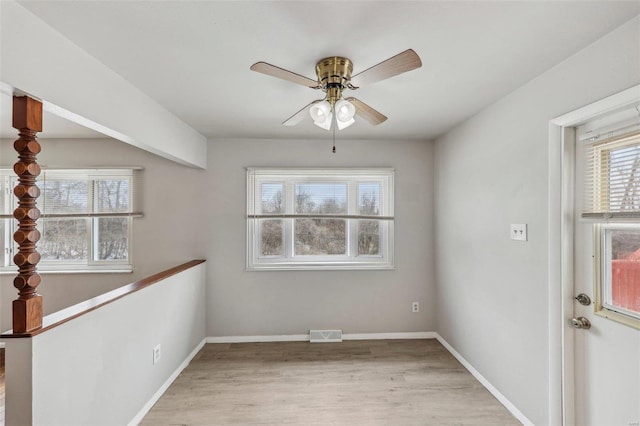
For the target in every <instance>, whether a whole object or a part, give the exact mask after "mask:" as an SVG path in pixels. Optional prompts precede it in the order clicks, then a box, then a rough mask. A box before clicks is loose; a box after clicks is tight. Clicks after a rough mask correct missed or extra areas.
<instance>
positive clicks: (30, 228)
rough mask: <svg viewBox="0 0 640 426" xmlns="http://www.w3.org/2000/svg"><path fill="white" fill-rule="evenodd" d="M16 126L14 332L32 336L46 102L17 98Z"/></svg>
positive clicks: (36, 315)
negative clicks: (39, 159) (39, 156)
mask: <svg viewBox="0 0 640 426" xmlns="http://www.w3.org/2000/svg"><path fill="white" fill-rule="evenodd" d="M13 127H14V128H16V129H18V136H19V138H18V140H16V141H15V143H14V144H13V147H14V148H15V150H16V151H18V162H17V163H16V164H15V165H14V166H13V170H14V171H15V173H16V174H17V175H18V184H17V185H16V187H15V189H14V190H13V193H14V194H15V195H16V197H18V208H17V209H15V210H14V212H13V217H15V218H16V219H17V220H18V230H17V231H16V232H15V234H13V239H14V240H15V241H16V242H17V243H18V253H16V255H15V256H14V257H13V261H14V262H15V264H16V265H17V266H18V276H17V277H16V278H15V279H14V280H13V285H14V286H15V287H16V288H17V289H18V299H16V300H14V301H13V332H14V333H28V332H30V331H33V330H35V329H38V328H40V327H42V296H40V295H39V294H38V293H37V287H38V284H40V275H38V273H37V272H36V265H37V264H38V262H39V261H40V254H39V253H38V252H37V251H36V243H37V242H38V240H39V239H40V232H39V231H38V230H37V229H36V220H37V219H38V218H39V217H40V210H38V208H37V207H36V199H37V198H38V196H39V195H40V189H39V188H38V187H37V186H36V178H37V177H38V175H39V174H40V165H38V163H37V162H36V156H37V154H38V153H39V152H40V144H39V143H38V141H37V140H36V133H37V132H40V131H42V103H41V102H39V101H37V100H35V99H32V98H29V97H27V96H21V97H18V96H14V97H13Z"/></svg>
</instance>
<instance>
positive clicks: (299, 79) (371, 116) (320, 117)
mask: <svg viewBox="0 0 640 426" xmlns="http://www.w3.org/2000/svg"><path fill="white" fill-rule="evenodd" d="M421 66H422V62H421V61H420V57H419V56H418V54H417V53H416V52H414V51H413V50H412V49H407V50H405V51H404V52H402V53H399V54H397V55H395V56H392V57H391V58H389V59H387V60H385V61H383V62H380V63H379V64H376V65H374V66H372V67H371V68H368V69H366V70H364V71H362V72H360V73H359V74H356V75H354V76H352V75H351V73H352V72H353V62H351V60H350V59H348V58H344V57H342V56H330V57H327V58H324V59H321V60H320V61H318V63H317V64H316V76H317V79H316V80H313V79H310V78H307V77H305V76H302V75H300V74H296V73H294V72H291V71H288V70H285V69H283V68H280V67H277V66H275V65H271V64H268V63H266V62H256V63H255V64H253V65H252V66H251V68H250V69H251V70H252V71H256V72H260V73H262V74H266V75H270V76H272V77H277V78H281V79H283V80H287V81H290V82H292V83H296V84H300V85H302V86H306V87H310V88H312V89H320V90H322V91H323V92H325V94H326V95H325V97H324V99H317V100H315V101H312V102H311V103H310V104H308V105H307V106H305V107H304V108H302V109H301V110H300V111H298V112H296V113H295V114H294V115H292V116H291V117H289V118H288V119H287V120H285V121H284V122H283V123H282V124H283V125H285V126H295V125H296V124H298V123H299V122H300V121H302V120H303V119H304V117H305V115H306V112H307V110H308V113H309V115H310V116H311V118H312V119H313V123H314V124H315V125H316V126H318V127H321V128H323V129H325V130H330V129H331V124H332V121H333V119H334V117H335V121H336V126H337V127H338V129H339V130H342V129H346V128H347V127H349V126H351V125H352V124H353V123H354V122H355V119H354V115H356V114H357V115H358V116H359V117H360V118H363V119H365V120H366V121H368V122H369V123H371V124H372V125H378V124H380V123H382V122H384V121H385V120H386V119H387V117H385V116H384V115H383V114H381V113H380V112H378V111H376V110H375V109H373V108H371V107H370V106H369V105H367V104H365V103H364V102H362V101H360V100H359V99H356V98H354V97H348V98H344V97H343V92H344V91H345V90H356V89H358V88H359V87H360V86H361V85H363V84H371V83H375V82H377V81H380V80H384V79H387V78H390V77H393V76H396V75H398V74H402V73H405V72H407V71H411V70H414V69H416V68H420V67H421Z"/></svg>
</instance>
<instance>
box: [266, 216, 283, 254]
mask: <svg viewBox="0 0 640 426" xmlns="http://www.w3.org/2000/svg"><path fill="white" fill-rule="evenodd" d="M260 239H261V243H262V249H261V251H260V255H261V256H283V255H284V252H283V248H282V221H281V220H261V221H260Z"/></svg>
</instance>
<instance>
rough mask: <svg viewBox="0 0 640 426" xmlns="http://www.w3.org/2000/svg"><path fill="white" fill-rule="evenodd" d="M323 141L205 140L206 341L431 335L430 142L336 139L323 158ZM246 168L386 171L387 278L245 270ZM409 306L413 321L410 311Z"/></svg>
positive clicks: (352, 273)
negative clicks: (325, 333) (390, 223)
mask: <svg viewBox="0 0 640 426" xmlns="http://www.w3.org/2000/svg"><path fill="white" fill-rule="evenodd" d="M364 125H366V123H365V124H364ZM328 135H329V133H327V138H326V139H323V140H215V141H210V145H209V149H208V151H209V158H208V164H209V166H208V170H207V171H206V177H205V182H204V183H203V185H202V187H203V188H205V189H206V191H205V192H204V194H203V196H204V198H203V201H204V205H203V206H202V209H203V210H204V211H205V212H206V214H207V217H206V223H207V228H206V231H205V233H204V235H202V237H203V238H204V239H205V241H206V249H205V256H206V258H207V260H208V261H207V282H208V288H207V335H208V336H243V335H249V336H250V335H279V334H303V333H306V332H307V331H308V330H309V329H311V328H330V329H333V328H339V329H342V330H343V331H344V332H345V333H367V332H370V333H383V332H412V331H433V330H434V327H435V311H436V305H435V300H434V296H435V293H434V292H435V288H434V280H433V245H432V243H433V208H434V206H433V195H432V193H433V164H432V144H431V143H430V142H426V141H409V142H408V141H340V140H338V142H337V153H336V154H332V153H331V141H330V138H329V137H328ZM338 138H339V135H338ZM248 166H274V167H275V166H283V167H350V166H355V167H365V166H379V167H383V166H384V167H394V168H395V169H396V178H395V191H396V193H395V202H396V205H395V217H396V220H395V258H396V270H393V271H285V272H282V271H280V272H275V271H260V272H246V271H245V247H246V241H245V234H246V231H245V228H246V219H245V216H246V195H245V192H246V191H245V186H246V183H245V170H244V167H248ZM412 301H419V302H420V306H421V310H420V312H419V313H411V302H412Z"/></svg>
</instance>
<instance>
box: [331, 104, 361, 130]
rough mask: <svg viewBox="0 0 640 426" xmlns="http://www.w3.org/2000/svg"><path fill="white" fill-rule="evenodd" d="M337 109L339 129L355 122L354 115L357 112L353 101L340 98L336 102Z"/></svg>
mask: <svg viewBox="0 0 640 426" xmlns="http://www.w3.org/2000/svg"><path fill="white" fill-rule="evenodd" d="M335 111H336V122H337V124H338V129H340V130H342V129H346V128H347V127H349V126H351V125H352V124H353V123H355V120H354V119H353V116H354V115H355V114H356V107H355V106H354V105H353V104H352V103H351V102H349V101H346V100H344V99H340V100H339V101H338V102H336V105H335Z"/></svg>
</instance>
